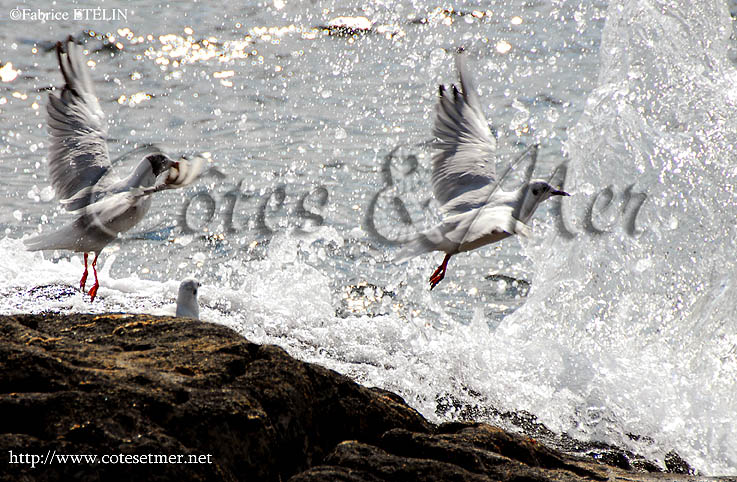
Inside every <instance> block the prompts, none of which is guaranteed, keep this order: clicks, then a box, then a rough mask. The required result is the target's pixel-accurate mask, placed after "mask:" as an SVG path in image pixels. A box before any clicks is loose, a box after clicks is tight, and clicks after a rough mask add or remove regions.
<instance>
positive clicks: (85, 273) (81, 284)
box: [79, 253, 87, 293]
mask: <svg viewBox="0 0 737 482" xmlns="http://www.w3.org/2000/svg"><path fill="white" fill-rule="evenodd" d="M85 284H87V253H84V273H82V280H81V281H80V282H79V289H80V290H82V293H84V286H85Z"/></svg>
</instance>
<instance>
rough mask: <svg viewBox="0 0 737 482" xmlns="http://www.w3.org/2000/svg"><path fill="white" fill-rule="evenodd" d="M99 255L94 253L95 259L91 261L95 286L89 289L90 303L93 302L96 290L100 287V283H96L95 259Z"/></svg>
mask: <svg viewBox="0 0 737 482" xmlns="http://www.w3.org/2000/svg"><path fill="white" fill-rule="evenodd" d="M99 255H100V253H95V259H94V261H92V272H93V273H94V274H95V284H94V286H92V289H90V301H95V295H97V288H99V287H100V282H99V281H97V267H96V266H97V257H98V256H99Z"/></svg>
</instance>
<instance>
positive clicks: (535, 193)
mask: <svg viewBox="0 0 737 482" xmlns="http://www.w3.org/2000/svg"><path fill="white" fill-rule="evenodd" d="M532 195H533V196H538V195H540V190H539V189H538V188H536V187H534V188H532Z"/></svg>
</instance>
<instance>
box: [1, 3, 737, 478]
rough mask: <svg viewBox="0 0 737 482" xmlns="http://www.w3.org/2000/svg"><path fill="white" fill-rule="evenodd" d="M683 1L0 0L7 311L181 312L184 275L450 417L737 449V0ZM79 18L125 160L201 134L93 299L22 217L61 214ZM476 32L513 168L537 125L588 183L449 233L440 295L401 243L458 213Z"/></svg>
mask: <svg viewBox="0 0 737 482" xmlns="http://www.w3.org/2000/svg"><path fill="white" fill-rule="evenodd" d="M693 3H694V4H692V2H688V1H685V0H683V1H673V2H660V1H654V0H651V1H644V2H643V1H625V0H616V1H612V2H598V1H583V0H582V1H551V2H527V1H511V0H510V1H496V2H470V1H469V2H461V1H457V2H451V3H443V4H438V3H432V2H429V1H426V0H421V1H420V0H417V1H401V2H396V1H391V2H390V1H384V2H381V1H374V2H353V1H350V2H343V1H341V2H338V1H335V2H328V1H319V0H314V1H291V0H274V1H269V2H248V4H247V5H245V6H242V7H238V8H234V7H233V6H232V5H230V4H226V3H223V4H219V5H218V4H215V3H193V4H183V5H181V4H176V6H175V5H174V4H165V3H161V4H159V3H154V2H148V1H139V2H129V3H121V4H120V5H106V6H105V11H104V15H106V19H105V20H94V19H89V20H74V18H72V17H73V12H74V8H75V7H76V8H82V7H85V8H86V5H85V6H81V7H79V6H78V5H76V4H73V3H72V4H70V5H60V4H59V2H56V3H55V4H52V3H43V2H40V3H39V2H36V3H33V4H32V5H31V4H24V3H22V2H20V3H10V2H0V138H1V139H2V143H0V178H1V179H2V183H0V191H1V192H2V195H3V203H4V209H2V210H1V211H0V229H1V230H2V232H3V233H4V236H5V237H4V238H3V239H0V253H1V254H2V256H0V280H2V286H1V287H0V290H1V291H2V295H3V296H2V298H1V299H0V312H2V313H17V312H42V311H46V310H55V311H71V312H89V311H93V312H102V311H110V310H113V311H128V312H154V313H173V308H172V306H171V304H172V303H173V301H174V299H175V297H176V290H177V287H178V281H179V280H181V279H183V278H185V277H188V276H194V277H197V278H198V279H200V280H201V281H202V283H203V287H202V289H201V297H200V298H201V303H202V305H203V307H202V310H201V314H202V317H203V319H205V320H208V321H212V322H215V323H221V324H225V325H227V326H231V327H233V328H235V329H236V330H238V331H239V332H240V333H242V334H243V335H244V336H246V337H247V338H249V339H250V340H253V341H256V342H261V343H275V344H278V345H280V346H282V347H284V348H285V349H287V350H288V351H289V352H290V353H291V354H293V355H295V356H297V357H298V358H300V359H303V360H307V361H313V362H318V363H321V364H324V365H326V366H328V367H330V368H334V369H336V370H338V371H340V372H342V373H346V374H348V375H349V376H351V377H353V378H354V379H356V380H357V381H359V382H362V383H365V384H367V385H376V386H381V387H384V388H387V389H390V390H393V391H396V392H398V393H399V394H401V395H402V396H403V397H404V398H405V399H406V400H407V401H408V403H410V404H411V405H412V406H414V407H415V408H417V409H418V410H420V411H421V412H422V413H423V414H424V415H425V416H427V417H429V418H430V419H432V420H434V421H444V420H452V419H457V418H461V417H463V416H464V413H467V412H465V411H463V410H461V409H454V408H449V405H448V403H447V400H449V399H452V400H454V401H455V402H457V403H456V404H455V405H452V406H455V407H458V406H465V407H477V408H479V409H483V408H485V407H494V408H495V409H497V410H500V411H505V410H513V411H521V410H525V411H528V412H530V413H532V414H533V415H535V416H536V417H537V418H538V420H539V421H540V422H542V423H545V424H546V425H547V426H548V427H549V428H551V429H553V430H554V431H556V432H558V433H567V434H569V435H571V436H574V437H576V438H579V439H582V440H595V441H603V442H608V443H615V444H617V445H620V446H624V447H627V448H628V449H631V450H633V451H635V452H637V453H639V454H642V455H645V456H647V457H651V458H653V459H654V460H657V461H659V462H660V463H663V460H664V457H665V454H666V453H667V452H669V451H671V450H675V451H676V452H677V453H678V454H680V455H681V456H682V457H683V458H684V459H686V460H687V461H688V462H689V463H691V464H692V465H693V466H694V467H695V468H696V469H698V470H699V471H700V472H702V473H706V474H713V475H730V474H731V475H734V474H737V397H734V395H733V394H734V393H736V392H737V319H736V317H737V315H735V310H736V309H737V280H736V279H735V273H736V272H737V270H736V269H735V268H737V266H735V261H734V252H735V246H734V243H735V242H734V240H735V237H736V235H737V233H735V228H734V226H735V222H734V220H735V212H737V203H736V201H737V200H735V199H734V197H735V194H734V186H735V181H736V180H737V179H735V177H736V176H737V169H736V168H737V162H736V159H735V152H734V148H733V146H734V145H735V141H737V138H736V137H737V136H736V135H735V133H736V132H737V114H736V113H737V110H736V109H735V107H736V106H735V103H736V102H737V89H735V85H737V84H736V83H735V80H737V78H736V74H735V66H734V62H733V60H732V58H733V57H734V46H735V38H734V35H733V21H732V18H731V16H730V9H732V10H735V7H734V5H733V4H732V3H727V2H723V1H717V0H707V1H703V2H693ZM16 8H20V9H24V8H27V9H30V10H31V13H33V12H41V13H43V12H50V11H52V10H53V11H57V12H69V17H70V18H69V19H67V20H49V21H45V22H43V21H39V20H11V18H12V16H11V12H12V11H13V9H16ZM116 9H117V10H116ZM26 15H30V14H29V13H26ZM339 17H350V18H348V19H343V20H336V19H337V18H339ZM336 25H349V26H351V28H343V29H340V28H336V27H335V26H336ZM69 35H72V36H73V37H74V38H75V39H77V40H78V41H80V42H83V43H84V49H85V54H86V59H87V65H88V67H89V68H90V73H91V76H92V79H93V81H94V83H95V88H96V91H97V95H98V97H99V98H100V102H101V105H102V108H103V110H104V111H105V113H106V115H107V116H108V125H109V134H110V152H111V156H112V157H113V158H118V157H120V156H123V155H125V154H126V153H128V152H130V151H132V150H134V149H136V148H138V147H141V146H144V145H146V144H148V143H163V144H164V145H165V146H166V147H167V149H168V150H169V151H170V152H171V153H172V154H177V155H179V154H183V153H194V152H200V153H206V155H207V156H209V157H210V159H211V163H210V164H209V168H210V169H209V170H208V172H207V174H206V176H205V177H203V178H202V179H201V180H200V181H198V182H197V183H196V184H195V185H193V186H191V187H189V188H187V189H185V190H182V191H170V192H167V193H163V194H160V195H157V196H156V199H155V200H154V203H153V207H152V209H151V213H150V216H149V218H148V219H146V220H145V221H144V222H142V223H141V224H139V225H138V226H137V227H136V228H134V230H133V231H132V232H129V233H126V234H125V235H123V236H122V237H121V239H120V241H119V242H117V243H115V244H113V245H111V246H109V247H108V248H106V249H105V251H104V252H103V254H102V256H101V258H100V265H101V270H100V279H101V284H102V287H101V289H100V292H99V298H98V300H96V301H95V302H94V303H93V304H90V303H89V302H88V300H87V298H85V297H83V296H82V295H81V294H80V293H78V292H76V291H74V290H73V289H72V288H73V287H75V286H76V285H77V283H78V280H79V278H80V276H81V272H82V261H81V256H80V255H78V254H72V253H67V252H45V253H30V252H26V251H25V250H24V248H23V244H22V242H21V241H20V239H21V238H22V237H24V236H30V235H31V234H34V233H37V232H39V231H41V232H47V231H50V230H53V229H54V228H55V227H57V226H60V225H61V224H63V223H64V222H65V221H66V220H68V219H69V218H70V217H69V215H68V214H67V213H65V212H64V211H63V210H62V209H60V208H59V206H58V203H57V202H56V200H55V199H54V193H53V190H52V189H51V188H50V187H49V183H48V174H47V166H46V163H47V148H48V135H47V133H46V121H45V105H46V97H47V92H46V91H47V90H48V89H50V88H52V87H59V86H60V85H61V83H62V79H61V74H60V72H59V70H58V66H57V64H56V58H55V55H54V54H53V46H54V44H55V42H56V41H59V40H62V39H64V38H66V37H67V36H69ZM461 46H463V47H464V48H465V50H466V55H467V56H468V59H467V60H468V65H469V69H470V71H471V72H472V74H473V76H474V78H475V82H476V85H477V90H478V93H479V95H480V98H481V100H482V105H483V107H484V110H485V114H486V116H487V119H488V120H489V122H490V124H491V125H492V127H493V129H494V131H495V133H496V134H497V136H498V139H499V160H500V161H499V162H500V167H504V164H505V163H508V162H510V161H511V159H513V157H514V155H515V153H519V152H521V151H522V150H523V149H524V148H526V147H527V146H529V145H531V144H533V143H539V144H540V145H541V149H540V153H539V157H538V164H537V166H536V170H535V175H536V177H541V178H544V179H547V178H548V177H550V176H551V175H552V174H553V172H554V171H556V168H558V169H557V174H556V176H557V177H556V178H555V179H556V180H557V181H559V182H562V181H563V180H564V179H563V177H565V188H566V190H568V191H570V192H571V193H572V194H573V196H572V197H571V198H569V199H566V200H565V201H564V202H563V204H562V205H561V204H558V203H557V202H549V203H548V205H547V206H544V207H543V208H541V209H540V210H539V211H538V213H536V215H535V217H534V222H533V223H532V224H533V229H534V232H535V236H534V238H533V239H530V240H527V241H524V242H522V243H520V241H518V240H516V239H508V240H505V241H503V242H501V243H499V244H497V245H493V246H488V247H485V248H482V249H479V250H477V251H475V252H473V253H470V254H463V255H459V256H455V257H453V259H452V260H451V263H450V267H449V273H448V275H447V277H446V279H445V280H444V281H443V282H442V283H441V284H440V285H439V286H438V288H436V289H435V290H433V291H432V292H430V291H429V290H428V283H427V278H428V277H429V275H430V273H431V272H432V271H433V269H434V268H435V266H437V264H439V262H440V261H441V259H442V255H441V254H439V253H435V254H431V255H425V256H422V257H420V258H417V259H414V260H412V261H410V262H409V263H407V264H404V265H396V264H394V263H393V262H392V258H393V257H394V255H395V254H396V252H397V251H398V247H397V246H396V245H395V244H396V243H394V241H396V240H399V239H401V238H402V236H406V235H408V234H410V233H412V232H415V231H416V230H418V229H423V228H425V227H428V226H430V225H432V224H433V223H435V222H437V221H438V219H439V213H438V209H437V208H438V206H437V203H436V202H435V201H433V200H432V192H431V186H430V183H429V178H430V155H431V149H430V147H429V141H431V135H430V132H431V126H432V116H433V109H434V103H435V100H436V96H437V86H438V84H440V83H445V84H448V83H450V82H454V81H455V80H456V73H455V71H454V66H453V57H454V55H455V54H454V52H455V50H456V49H457V48H458V47H461ZM137 159H138V158H137V157H136V155H135V153H134V154H132V155H129V156H127V157H124V158H123V159H122V160H120V161H119V162H118V163H117V164H119V166H120V168H121V169H123V170H125V169H126V168H128V167H129V166H130V165H131V164H132V163H134V162H136V161H137ZM563 167H564V168H565V169H563ZM564 173H565V175H564V176H563V174H564ZM474 413H483V414H485V415H483V416H484V417H486V420H487V421H490V422H493V423H501V424H504V423H506V422H505V421H504V420H497V419H496V418H495V415H493V413H496V412H494V411H489V410H487V411H484V410H477V411H476V412H474ZM632 434H636V435H639V436H640V437H632Z"/></svg>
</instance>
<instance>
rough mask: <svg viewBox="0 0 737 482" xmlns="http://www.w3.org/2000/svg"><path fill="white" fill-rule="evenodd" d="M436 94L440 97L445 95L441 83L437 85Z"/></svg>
mask: <svg viewBox="0 0 737 482" xmlns="http://www.w3.org/2000/svg"><path fill="white" fill-rule="evenodd" d="M438 94H440V97H443V96H444V95H445V86H444V85H443V84H440V85H438Z"/></svg>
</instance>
